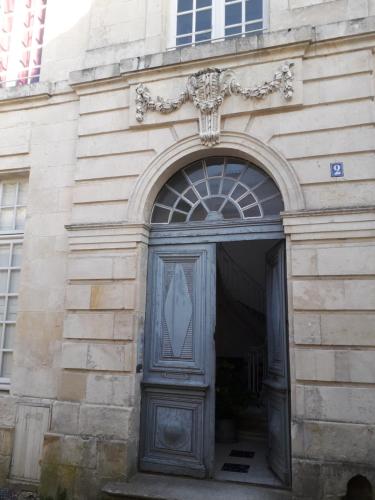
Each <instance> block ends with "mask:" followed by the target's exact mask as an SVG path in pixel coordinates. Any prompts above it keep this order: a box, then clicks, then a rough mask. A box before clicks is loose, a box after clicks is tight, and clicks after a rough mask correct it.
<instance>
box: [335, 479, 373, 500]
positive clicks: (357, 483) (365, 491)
mask: <svg viewBox="0 0 375 500" xmlns="http://www.w3.org/2000/svg"><path fill="white" fill-rule="evenodd" d="M342 500H374V496H373V492H372V486H371V484H370V482H369V481H368V479H366V478H365V477H364V476H360V475H358V476H354V477H352V479H351V480H350V481H349V482H348V489H347V491H346V495H345V496H344V497H342Z"/></svg>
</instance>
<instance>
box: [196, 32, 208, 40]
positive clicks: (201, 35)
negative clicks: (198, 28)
mask: <svg viewBox="0 0 375 500" xmlns="http://www.w3.org/2000/svg"><path fill="white" fill-rule="evenodd" d="M207 40H211V31H207V32H206V33H198V34H197V35H195V41H196V42H205V41H207Z"/></svg>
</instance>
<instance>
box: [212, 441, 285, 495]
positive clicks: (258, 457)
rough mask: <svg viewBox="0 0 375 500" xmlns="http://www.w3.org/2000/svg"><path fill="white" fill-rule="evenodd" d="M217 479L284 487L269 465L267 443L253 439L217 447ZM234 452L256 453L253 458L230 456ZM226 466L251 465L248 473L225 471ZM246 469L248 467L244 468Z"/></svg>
mask: <svg viewBox="0 0 375 500" xmlns="http://www.w3.org/2000/svg"><path fill="white" fill-rule="evenodd" d="M215 447H216V448H215V473H214V477H215V479H221V480H224V481H239V482H243V483H254V484H264V485H267V486H282V483H281V481H280V480H279V479H278V478H277V477H276V476H275V475H274V474H273V472H272V471H271V470H270V469H269V467H268V465H267V459H266V452H267V441H266V439H262V438H253V439H250V440H248V441H238V442H237V443H230V444H227V443H225V444H223V443H216V445H215ZM232 450H243V451H250V452H254V456H253V458H244V457H240V458H239V457H233V456H230V453H231V451H232ZM224 464H240V465H249V469H248V472H231V471H223V470H222V467H223V465H224ZM242 469H246V467H242Z"/></svg>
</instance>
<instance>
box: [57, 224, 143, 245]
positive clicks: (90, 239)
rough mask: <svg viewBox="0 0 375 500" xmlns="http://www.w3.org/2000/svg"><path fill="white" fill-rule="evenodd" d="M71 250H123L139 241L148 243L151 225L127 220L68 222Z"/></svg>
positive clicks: (66, 227) (67, 228)
mask: <svg viewBox="0 0 375 500" xmlns="http://www.w3.org/2000/svg"><path fill="white" fill-rule="evenodd" d="M65 229H66V230H67V232H68V238H69V247H70V249H71V251H82V250H121V249H127V248H133V247H135V246H136V245H137V244H138V243H144V244H147V243H148V239H149V230H150V227H149V226H148V225H147V224H142V223H140V224H131V223H127V222H100V223H99V222H98V223H90V224H85V223H82V224H68V225H66V226H65Z"/></svg>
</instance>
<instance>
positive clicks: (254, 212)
mask: <svg viewBox="0 0 375 500" xmlns="http://www.w3.org/2000/svg"><path fill="white" fill-rule="evenodd" d="M243 214H244V216H245V217H260V216H261V213H260V210H259V207H258V205H257V206H256V207H251V208H248V209H247V210H244V212H243Z"/></svg>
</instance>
